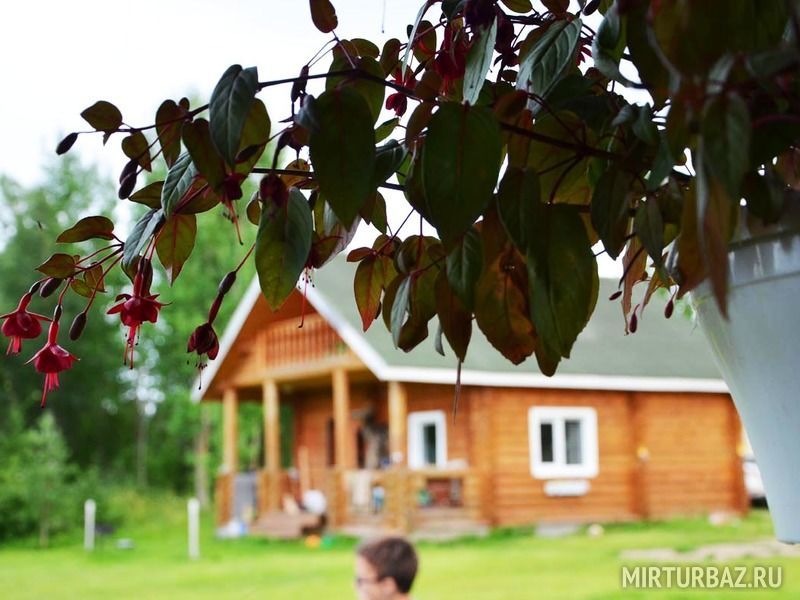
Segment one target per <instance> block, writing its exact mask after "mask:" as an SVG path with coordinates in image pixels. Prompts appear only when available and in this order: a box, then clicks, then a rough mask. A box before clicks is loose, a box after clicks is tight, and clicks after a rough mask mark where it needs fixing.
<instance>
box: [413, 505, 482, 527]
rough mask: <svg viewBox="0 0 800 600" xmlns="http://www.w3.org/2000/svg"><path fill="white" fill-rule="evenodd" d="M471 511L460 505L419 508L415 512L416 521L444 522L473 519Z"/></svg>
mask: <svg viewBox="0 0 800 600" xmlns="http://www.w3.org/2000/svg"><path fill="white" fill-rule="evenodd" d="M471 520H472V519H470V515H469V511H468V510H467V509H466V508H460V507H430V508H419V509H417V511H416V512H415V513H414V521H415V522H416V523H443V522H452V521H471Z"/></svg>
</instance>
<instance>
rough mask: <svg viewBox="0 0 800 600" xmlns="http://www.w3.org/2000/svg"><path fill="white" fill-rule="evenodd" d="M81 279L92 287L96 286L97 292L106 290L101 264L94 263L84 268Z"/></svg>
mask: <svg viewBox="0 0 800 600" xmlns="http://www.w3.org/2000/svg"><path fill="white" fill-rule="evenodd" d="M83 280H84V281H85V282H86V285H88V286H89V287H91V288H92V289H95V288H97V292H98V293H100V294H102V293H103V292H105V291H106V286H105V281H104V280H103V266H102V265H95V266H93V267H91V268H90V269H86V270H85V271H84V272H83Z"/></svg>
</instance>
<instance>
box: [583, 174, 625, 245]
mask: <svg viewBox="0 0 800 600" xmlns="http://www.w3.org/2000/svg"><path fill="white" fill-rule="evenodd" d="M631 186H632V179H631V177H630V175H628V174H627V173H623V172H622V171H619V170H618V169H613V168H612V169H607V170H606V171H604V172H603V174H602V175H601V176H600V180H599V181H598V182H597V185H596V186H595V188H594V195H593V196H592V208H591V214H592V226H593V227H594V228H595V230H596V231H597V233H598V235H599V236H600V239H601V240H602V242H603V247H604V248H605V249H606V252H607V253H608V255H609V256H610V257H611V258H612V259H616V258H617V256H619V253H620V252H621V251H622V248H623V247H624V246H625V236H626V235H627V233H628V221H629V219H628V208H630V201H629V198H630V192H631Z"/></svg>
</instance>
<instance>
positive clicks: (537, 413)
mask: <svg viewBox="0 0 800 600" xmlns="http://www.w3.org/2000/svg"><path fill="white" fill-rule="evenodd" d="M571 420H578V421H580V423H581V453H582V459H583V461H582V462H581V463H580V464H577V465H569V464H567V448H566V445H567V442H566V434H565V431H564V429H565V425H564V423H565V422H566V421H571ZM542 423H551V424H552V426H553V461H552V462H542V445H541V441H540V431H541V425H542ZM528 442H529V446H530V461H531V475H533V476H534V477H535V478H536V479H556V478H590V477H596V476H597V472H598V462H599V460H598V454H599V452H598V445H597V411H596V410H595V409H594V408H591V407H577V406H531V407H530V408H529V409H528Z"/></svg>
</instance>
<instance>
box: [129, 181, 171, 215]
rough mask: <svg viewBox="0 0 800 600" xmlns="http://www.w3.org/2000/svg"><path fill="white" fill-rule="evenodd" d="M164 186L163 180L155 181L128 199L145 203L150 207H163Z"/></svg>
mask: <svg viewBox="0 0 800 600" xmlns="http://www.w3.org/2000/svg"><path fill="white" fill-rule="evenodd" d="M163 188H164V182H163V181H154V182H153V183H151V184H149V185H146V186H144V187H143V188H142V189H140V190H139V191H138V192H136V193H135V194H133V195H132V196H131V197H130V198H128V199H129V200H130V201H131V202H137V203H139V204H144V205H145V206H147V207H149V208H161V190H162V189H163Z"/></svg>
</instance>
